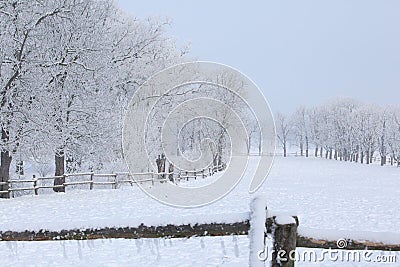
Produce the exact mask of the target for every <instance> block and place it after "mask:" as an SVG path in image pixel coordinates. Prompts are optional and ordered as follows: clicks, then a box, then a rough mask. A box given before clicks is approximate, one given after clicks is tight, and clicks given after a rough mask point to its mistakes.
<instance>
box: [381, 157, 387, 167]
mask: <svg viewBox="0 0 400 267" xmlns="http://www.w3.org/2000/svg"><path fill="white" fill-rule="evenodd" d="M385 164H386V156H381V166H383V165H385Z"/></svg>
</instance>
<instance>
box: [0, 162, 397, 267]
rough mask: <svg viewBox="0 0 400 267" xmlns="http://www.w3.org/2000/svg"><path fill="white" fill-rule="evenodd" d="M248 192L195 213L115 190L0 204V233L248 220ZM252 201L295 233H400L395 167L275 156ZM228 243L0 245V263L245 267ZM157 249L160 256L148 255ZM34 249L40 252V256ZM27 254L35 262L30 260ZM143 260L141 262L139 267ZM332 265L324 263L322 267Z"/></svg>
mask: <svg viewBox="0 0 400 267" xmlns="http://www.w3.org/2000/svg"><path fill="white" fill-rule="evenodd" d="M248 176H249V175H248ZM248 176H247V178H248ZM248 186H249V181H248V179H246V178H245V179H243V180H242V182H241V183H240V184H239V185H238V186H237V187H236V188H235V189H234V190H233V191H232V192H231V193H230V194H229V195H228V196H226V197H225V198H223V199H222V200H220V201H218V202H216V203H214V204H212V205H209V206H205V207H202V208H197V209H178V208H173V207H169V206H165V205H163V204H161V203H159V202H157V201H156V200H153V199H152V198H150V197H149V196H147V195H146V194H144V193H143V192H142V191H141V190H140V189H139V188H137V187H136V186H135V187H125V188H122V189H119V190H93V191H71V192H67V193H66V194H49V195H39V196H25V197H20V198H15V199H11V200H0V229H1V230H2V231H5V230H15V231H22V230H39V229H49V230H61V229H73V228H92V227H102V226H137V225H139V224H140V223H145V224H148V225H161V224H167V223H196V222H210V221H234V220H238V219H243V218H247V217H248V216H249V214H248V213H249V203H250V200H251V199H252V198H254V195H249V194H248ZM259 194H260V195H263V196H265V197H266V198H267V200H268V208H269V209H271V210H274V211H283V212H288V213H291V214H294V215H298V216H299V217H300V227H304V228H307V229H309V228H316V229H334V230H346V231H360V230H362V231H370V232H394V233H396V232H397V233H399V232H400V230H399V229H400V209H399V207H400V197H399V196H400V169H399V168H395V167H390V166H387V167H380V166H376V165H370V166H366V165H361V164H356V163H350V162H336V161H333V160H325V159H313V158H309V159H305V158H295V157H290V158H281V157H278V158H276V160H275V163H274V166H273V168H272V171H271V174H270V175H269V176H268V178H267V180H266V182H265V183H264V185H263V186H262V188H261V189H260V190H259V191H258V192H257V193H256V195H259ZM378 235H379V234H378ZM233 239H234V238H233V237H223V238H220V237H218V238H217V237H215V238H211V237H204V238H191V239H188V240H187V239H186V240H180V239H172V240H166V241H164V240H158V239H156V240H151V239H149V240H139V241H137V240H112V241H107V240H102V241H100V240H97V241H80V242H78V241H68V242H66V241H65V242H57V243H55V242H32V243H28V242H1V243H0V257H1V258H6V259H8V260H7V262H10V263H16V264H20V265H31V264H32V265H35V261H33V262H32V260H33V259H35V258H38V259H41V261H39V260H38V262H37V265H41V264H40V263H41V262H46V263H54V264H60V265H63V264H66V263H68V265H85V263H90V262H91V261H90V259H91V258H92V259H99V263H101V262H103V261H104V265H132V264H133V265H136V264H135V263H137V264H138V265H140V264H141V263H146V265H155V264H153V263H154V262H156V263H157V264H159V265H161V266H165V265H167V266H168V265H175V260H177V261H179V263H180V264H178V262H176V263H177V265H180V266H182V263H184V262H187V263H188V264H187V265H192V264H195V265H196V266H198V265H200V266H202V265H203V266H204V265H208V264H210V265H211V266H215V265H221V264H223V263H227V264H228V265H235V264H238V265H239V266H240V265H241V266H243V264H244V265H247V263H248V257H249V251H248V250H249V248H248V247H249V244H248V243H249V242H248V238H247V237H246V236H242V237H237V238H236V241H233ZM221 240H223V242H222V241H221ZM164 242H165V244H166V245H165V246H164ZM235 242H236V243H237V245H235ZM156 243H157V244H158V245H155V244H156ZM203 243H204V244H205V245H204V246H203V245H202V244H203ZM222 243H223V244H224V245H222ZM137 244H143V246H140V248H141V251H140V253H138V246H137ZM169 244H172V245H171V246H170V245H169ZM236 246H237V249H238V250H239V253H237V250H236ZM157 247H158V249H159V251H160V252H159V253H153V252H154V250H157ZM223 247H225V250H226V255H227V256H226V255H225V254H224V252H223ZM64 248H65V250H64ZM16 250H18V253H16V252H15V251H16ZM39 250H40V251H42V252H43V253H42V252H41V253H39V252H38V251H39ZM63 251H65V252H63ZM74 251H75V252H74ZM79 251H81V252H79ZM52 253H53V254H52ZM57 253H58V254H57ZM213 253H215V254H213ZM38 254H40V256H38ZM50 254H51V255H50ZM100 254H101V255H100ZM29 255H35V257H32V258H29ZM56 255H58V256H59V257H56ZM60 255H61V256H60ZM146 255H147V256H146ZM151 255H153V256H151ZM224 255H225V256H224ZM237 255H239V256H237ZM28 259H29V260H28ZM144 259H147V260H148V262H147V261H146V262H144ZM152 260H153V261H152ZM193 260H196V261H195V262H193ZM398 261H400V257H399V256H398ZM96 262H97V261H96ZM128 262H129V264H128ZM319 264H320V263H319ZM331 264H332V262H329V264H328V263H327V266H330V265H331ZM100 265H102V264H100ZM300 266H301V265H300ZM304 266H307V265H306V264H305V265H304ZM350 266H365V264H358V265H357V264H356V265H350ZM368 266H370V265H368ZM371 266H374V265H371ZM375 266H379V265H375ZM385 266H396V265H390V264H386V265H385Z"/></svg>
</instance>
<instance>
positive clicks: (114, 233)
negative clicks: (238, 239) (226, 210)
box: [0, 220, 250, 241]
mask: <svg viewBox="0 0 400 267" xmlns="http://www.w3.org/2000/svg"><path fill="white" fill-rule="evenodd" d="M249 228H250V223H249V221H247V220H246V221H244V222H237V223H231V224H226V223H212V224H194V225H166V226H145V225H143V224H142V225H140V226H138V227H121V228H108V227H107V228H102V229H86V230H79V229H74V230H62V231H59V232H57V231H44V230H41V231H38V232H34V231H25V232H13V231H4V232H0V240H1V241H43V240H86V239H103V238H126V239H136V238H159V237H169V238H187V237H192V236H226V235H247V234H248V231H249Z"/></svg>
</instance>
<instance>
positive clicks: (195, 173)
mask: <svg viewBox="0 0 400 267" xmlns="http://www.w3.org/2000/svg"><path fill="white" fill-rule="evenodd" d="M193 174H194V179H195V180H197V172H196V170H194V171H193Z"/></svg>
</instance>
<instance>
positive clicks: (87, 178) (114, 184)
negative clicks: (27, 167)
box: [0, 164, 225, 197]
mask: <svg viewBox="0 0 400 267" xmlns="http://www.w3.org/2000/svg"><path fill="white" fill-rule="evenodd" d="M224 169H225V165H224V164H221V165H219V166H209V167H207V168H204V169H201V170H193V171H186V170H185V171H183V170H177V171H176V172H160V173H156V172H143V173H128V172H116V173H112V174H96V173H94V172H87V173H70V174H64V175H62V176H50V177H36V176H35V175H33V176H32V178H31V179H27V178H24V179H18V180H9V181H8V182H0V186H2V185H8V190H6V191H0V195H1V194H7V195H8V196H12V197H14V192H22V191H31V192H33V194H35V195H38V194H39V191H40V189H56V188H67V187H73V186H78V185H79V186H82V185H83V186H84V185H87V188H88V189H89V190H92V189H93V188H94V187H95V186H99V185H103V186H110V187H111V188H112V189H117V188H119V186H120V185H123V184H129V185H133V184H137V183H140V184H142V183H146V182H151V183H152V185H154V184H155V183H156V182H160V183H164V182H167V181H171V182H174V183H178V182H180V181H181V180H186V181H189V179H198V178H206V177H208V176H212V175H214V174H215V173H217V172H220V171H222V170H224ZM60 178H61V179H62V180H63V181H65V182H64V183H62V184H60V185H55V184H54V180H55V179H60ZM73 178H78V179H79V180H78V181H73V180H72V179H73ZM101 178H102V179H103V180H101ZM104 179H107V180H106V181H104ZM46 181H50V183H49V182H47V183H46Z"/></svg>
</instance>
